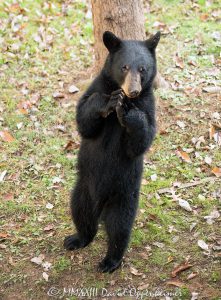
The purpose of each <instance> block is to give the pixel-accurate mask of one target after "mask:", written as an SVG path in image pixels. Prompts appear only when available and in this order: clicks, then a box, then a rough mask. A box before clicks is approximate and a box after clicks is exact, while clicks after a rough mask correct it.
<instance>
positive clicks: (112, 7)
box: [91, 0, 168, 87]
mask: <svg viewBox="0 0 221 300" xmlns="http://www.w3.org/2000/svg"><path fill="white" fill-rule="evenodd" d="M91 4H92V14H93V24H94V39H95V59H96V64H95V68H96V71H97V72H98V71H100V70H101V68H102V66H103V64H104V61H105V59H106V56H107V49H106V48H105V46H104V44H103V39H102V36H103V32H104V31H106V30H109V31H112V32H113V33H114V34H116V35H117V36H119V37H120V38H122V39H133V40H145V39H146V33H145V27H144V22H145V20H144V13H143V11H144V8H143V1H142V0H136V1H134V0H91ZM154 86H155V87H168V83H167V82H166V81H165V80H164V79H163V77H162V76H161V75H160V74H159V73H158V74H157V76H156V78H155V82H154Z"/></svg>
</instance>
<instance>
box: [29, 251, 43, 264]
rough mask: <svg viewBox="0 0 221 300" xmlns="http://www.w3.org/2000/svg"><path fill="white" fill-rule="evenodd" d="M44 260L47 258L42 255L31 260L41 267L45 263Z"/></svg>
mask: <svg viewBox="0 0 221 300" xmlns="http://www.w3.org/2000/svg"><path fill="white" fill-rule="evenodd" d="M44 258H45V256H44V254H40V255H39V256H36V257H33V258H32V259H31V262H33V263H34V264H37V265H41V264H42V263H43V260H44Z"/></svg>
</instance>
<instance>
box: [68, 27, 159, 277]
mask: <svg viewBox="0 0 221 300" xmlns="http://www.w3.org/2000/svg"><path fill="white" fill-rule="evenodd" d="M159 40H160V32H157V33H156V34H155V35H154V36H153V37H151V38H150V39H148V40H146V41H133V40H121V39H120V38H118V37H116V36H115V35H114V34H113V33H111V32H109V31H106V32H105V33H104V35H103V41H104V45H105V46H106V48H107V49H108V51H109V54H108V56H107V59H106V62H105V64H104V67H103V69H102V71H101V73H100V74H99V75H98V76H97V77H96V78H95V80H94V81H93V83H92V84H91V86H90V87H89V88H88V90H87V91H86V92H85V93H84V95H83V96H82V97H81V99H80V101H79V103H78V106H77V125H78V130H79V132H80V134H81V137H82V142H81V147H80V151H79V156H78V171H79V174H78V179H77V183H76V185H75V188H74V190H73V193H72V197H71V211H72V217H73V221H74V224H75V226H76V229H77V233H76V234H74V235H71V236H67V237H66V238H65V240H64V247H65V248H66V249H67V250H74V249H78V248H83V247H85V246H87V245H88V244H89V243H90V242H91V241H92V240H93V238H94V236H95V235H96V233H97V229H98V223H99V219H100V216H101V215H102V220H104V223H105V228H106V231H107V235H108V250H107V254H106V256H105V258H104V259H103V260H102V261H101V262H100V264H99V270H100V271H101V272H113V271H114V270H115V269H116V268H118V267H119V265H120V264H121V261H122V258H123V255H124V252H125V250H126V248H127V245H128V242H129V238H130V233H131V229H132V225H133V222H134V218H135V215H136V210H137V206H138V198H139V189H140V182H141V176H142V169H143V154H144V153H145V151H146V150H148V149H149V147H150V145H151V143H152V141H153V138H154V136H155V132H156V122H155V103H154V102H155V101H154V95H153V88H152V85H153V80H154V77H155V76H156V56H155V49H156V46H157V44H158V42H159Z"/></svg>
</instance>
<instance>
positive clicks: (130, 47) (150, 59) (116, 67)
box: [103, 31, 160, 98]
mask: <svg viewBox="0 0 221 300" xmlns="http://www.w3.org/2000/svg"><path fill="white" fill-rule="evenodd" d="M159 40H160V32H157V33H156V34H155V35H154V36H152V37H151V38H149V39H148V40H146V41H135V40H122V39H120V38H119V37H117V36H116V35H114V34H113V33H112V32H110V31H105V32H104V34H103V42H104V45H105V46H106V48H107V49H108V51H109V55H108V57H107V61H106V64H105V67H104V68H105V69H106V71H107V72H108V75H109V76H110V77H111V79H112V80H113V81H114V82H115V83H117V85H118V86H119V87H121V88H122V89H123V91H124V93H125V94H126V96H127V97H128V98H136V97H138V96H139V94H140V93H141V92H142V90H144V89H145V87H147V86H150V85H152V83H153V80H154V77H155V76H156V56H155V49H156V47H157V44H158V42H159Z"/></svg>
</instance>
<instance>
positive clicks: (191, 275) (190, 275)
mask: <svg viewBox="0 0 221 300" xmlns="http://www.w3.org/2000/svg"><path fill="white" fill-rule="evenodd" d="M197 275H198V273H197V272H192V273H190V274H189V275H188V276H187V278H186V279H187V280H190V279H193V278H195V277H196V276H197Z"/></svg>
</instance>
